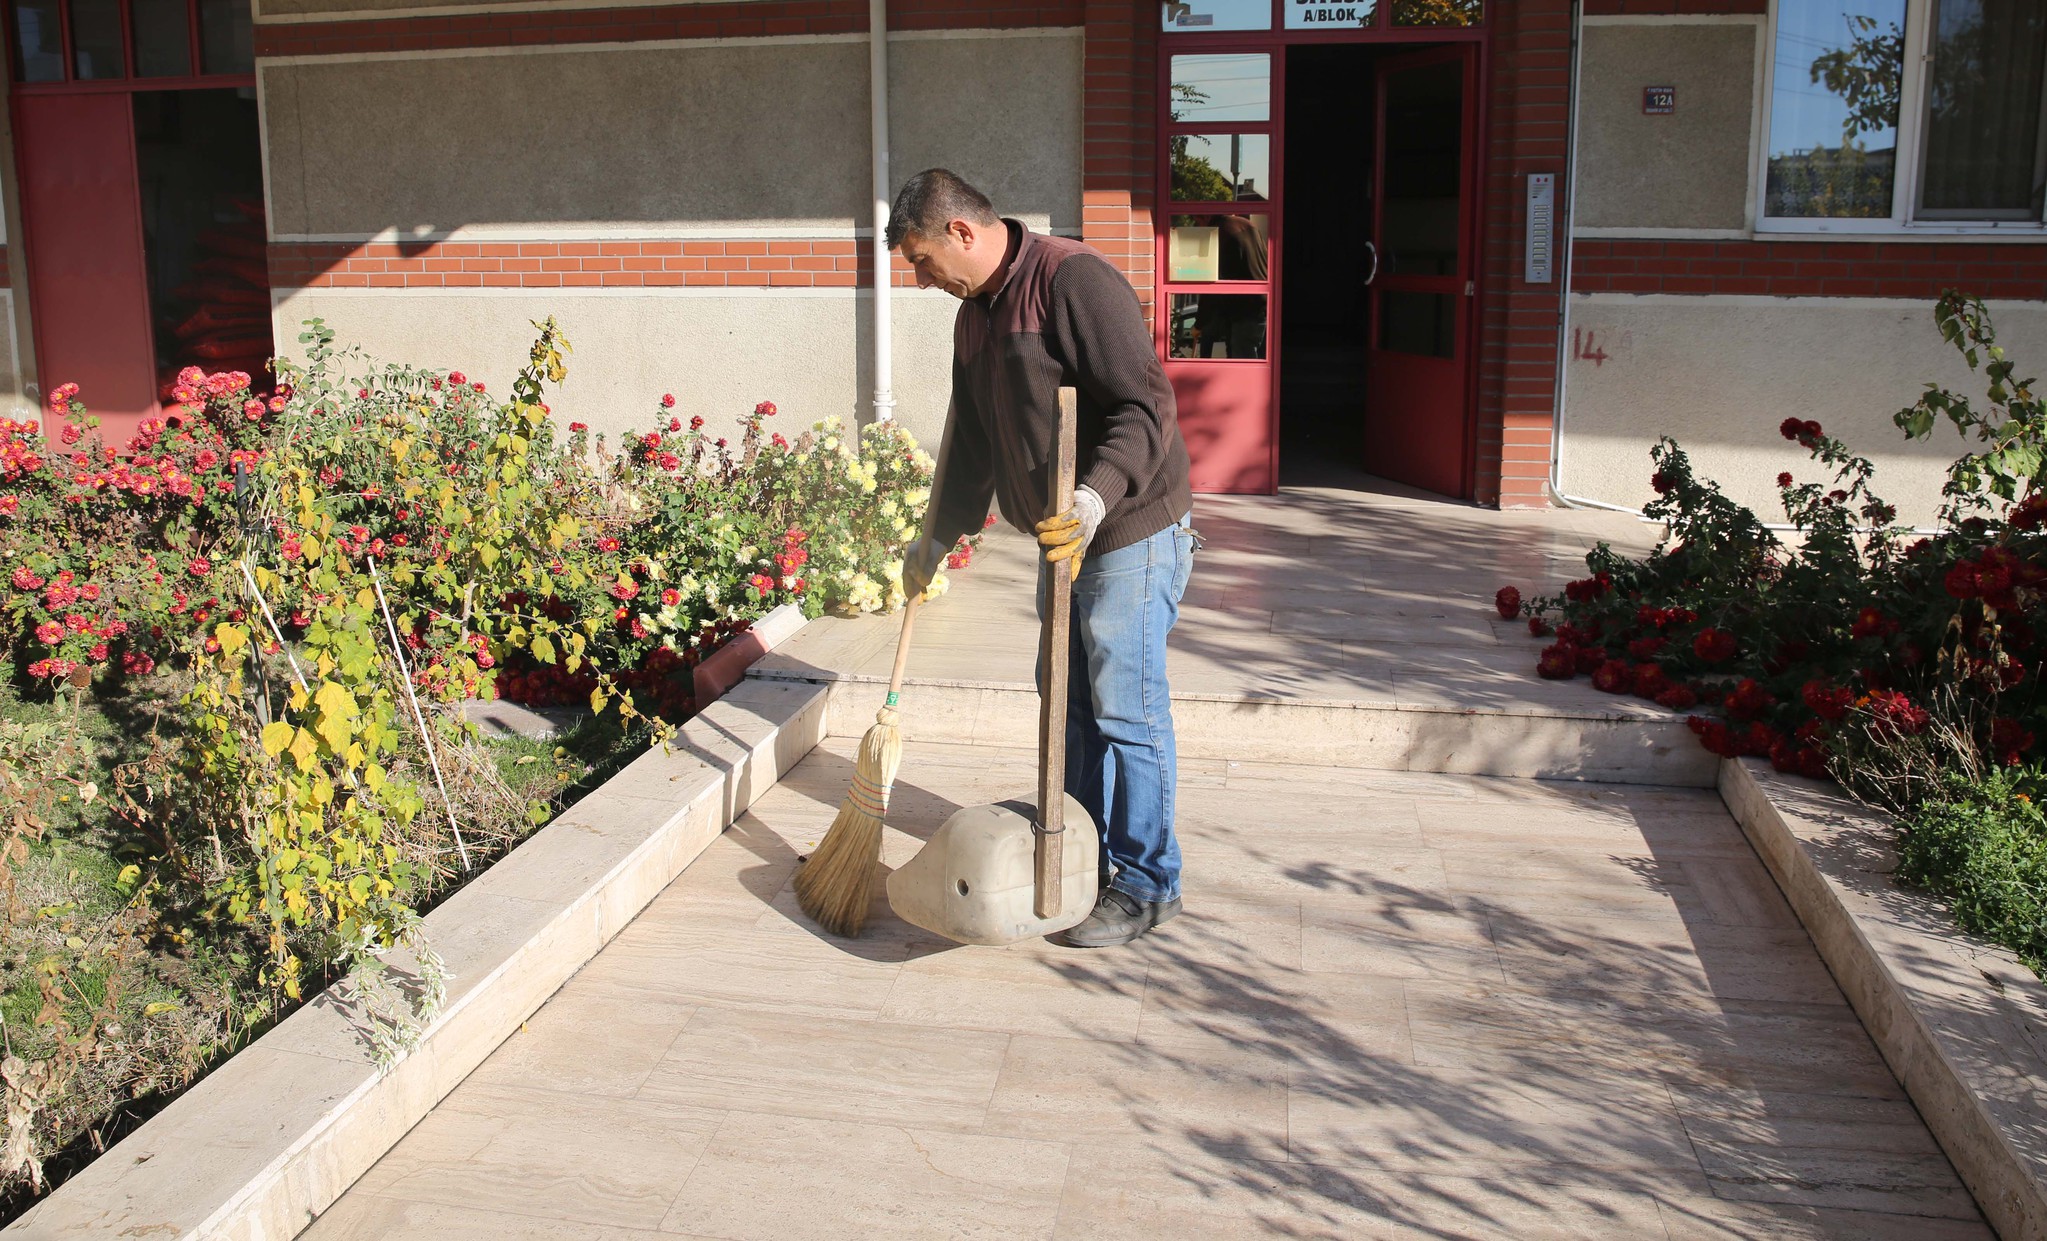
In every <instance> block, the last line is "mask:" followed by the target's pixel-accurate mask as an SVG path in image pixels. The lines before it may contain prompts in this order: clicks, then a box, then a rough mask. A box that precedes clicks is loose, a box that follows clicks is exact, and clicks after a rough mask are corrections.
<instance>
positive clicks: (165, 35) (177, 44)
mask: <svg viewBox="0 0 2047 1241" xmlns="http://www.w3.org/2000/svg"><path fill="white" fill-rule="evenodd" d="M128 12H129V14H130V16H131V18H132V20H133V21H134V23H135V76H136V77H138V78H181V77H185V76H188V75H189V74H190V73H191V72H192V25H191V10H190V9H188V8H187V7H186V5H185V0H128Z"/></svg>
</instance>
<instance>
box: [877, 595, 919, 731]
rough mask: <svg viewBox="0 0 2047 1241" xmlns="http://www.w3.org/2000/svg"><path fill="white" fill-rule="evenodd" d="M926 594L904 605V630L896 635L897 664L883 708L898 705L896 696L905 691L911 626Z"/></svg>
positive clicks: (889, 675)
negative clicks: (904, 678)
mask: <svg viewBox="0 0 2047 1241" xmlns="http://www.w3.org/2000/svg"><path fill="white" fill-rule="evenodd" d="M923 599H924V596H923V595H922V594H918V595H917V596H916V597H915V598H913V599H911V600H910V602H909V603H907V604H905V605H904V607H903V632H902V633H901V634H899V635H897V637H896V666H895V667H894V668H893V669H891V670H890V672H889V674H888V701H887V703H886V704H885V705H884V706H883V708H882V709H883V710H890V709H892V708H894V706H895V705H896V696H897V695H899V694H901V693H902V692H903V669H905V668H907V667H909V666H910V626H911V625H912V624H913V623H915V622H916V619H917V605H918V604H919V603H921V602H923Z"/></svg>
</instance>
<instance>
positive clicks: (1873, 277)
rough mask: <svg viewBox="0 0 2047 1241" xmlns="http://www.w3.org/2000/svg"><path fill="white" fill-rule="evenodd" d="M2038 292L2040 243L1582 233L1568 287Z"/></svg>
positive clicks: (2045, 285)
mask: <svg viewBox="0 0 2047 1241" xmlns="http://www.w3.org/2000/svg"><path fill="white" fill-rule="evenodd" d="M1947 288H1959V289H1962V290H1963V291H1965V292H1968V293H1973V294H1975V295H1976V296H1978V297H1990V298H2015V299H2031V300H2038V299H2039V298H2041V297H2042V296H2043V295H2047V245H2013V244H1984V243H1976V244H1969V243H1966V242H1936V243H1916V242H1914V243H1905V242H1872V241H1825V242H1821V241H1767V240H1757V241H1655V240H1641V241H1626V240H1609V239H1604V238H1581V239H1579V241H1578V242H1577V247H1576V253H1575V254H1574V255H1573V257H1572V259H1571V289H1572V291H1573V292H1577V293H1694V294H1706V293H1719V294H1731V293H1751V294H1762V295H1765V296H1770V297H1909V298H1918V299H1923V300H1931V299H1933V298H1935V297H1937V296H1939V295H1940V292H1941V291H1942V290H1943V289H1947Z"/></svg>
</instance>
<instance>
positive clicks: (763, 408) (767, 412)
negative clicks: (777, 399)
mask: <svg viewBox="0 0 2047 1241" xmlns="http://www.w3.org/2000/svg"><path fill="white" fill-rule="evenodd" d="M753 412H754V413H756V414H759V415H760V416H761V417H763V418H772V417H774V416H775V403H774V402H773V401H762V402H761V403H760V404H758V405H756V406H754V407H753Z"/></svg>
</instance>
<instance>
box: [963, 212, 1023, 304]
mask: <svg viewBox="0 0 2047 1241" xmlns="http://www.w3.org/2000/svg"><path fill="white" fill-rule="evenodd" d="M1002 223H1003V224H1004V225H1005V226H1006V227H1007V228H1008V229H1009V248H1010V253H1009V255H1008V260H1007V265H1006V266H1005V267H1004V268H1003V271H1002V283H1001V284H998V285H996V286H995V288H994V289H992V290H990V291H989V292H987V293H983V294H981V295H980V296H979V297H976V298H975V299H974V300H975V301H977V302H979V303H981V308H982V309H984V310H987V309H991V308H993V307H994V305H995V301H996V299H997V298H999V297H1001V296H1002V292H1003V290H1004V289H1007V288H1008V287H1009V282H1010V281H1012V280H1014V279H1016V270H1017V268H1019V267H1022V266H1023V264H1024V255H1026V254H1028V253H1029V252H1030V249H1031V247H1032V246H1033V245H1035V244H1037V241H1036V239H1035V238H1034V237H1032V236H1031V230H1030V229H1029V228H1027V227H1025V225H1024V223H1023V221H1021V220H1012V219H1010V218H1009V217H1008V216H1003V217H1002Z"/></svg>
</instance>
